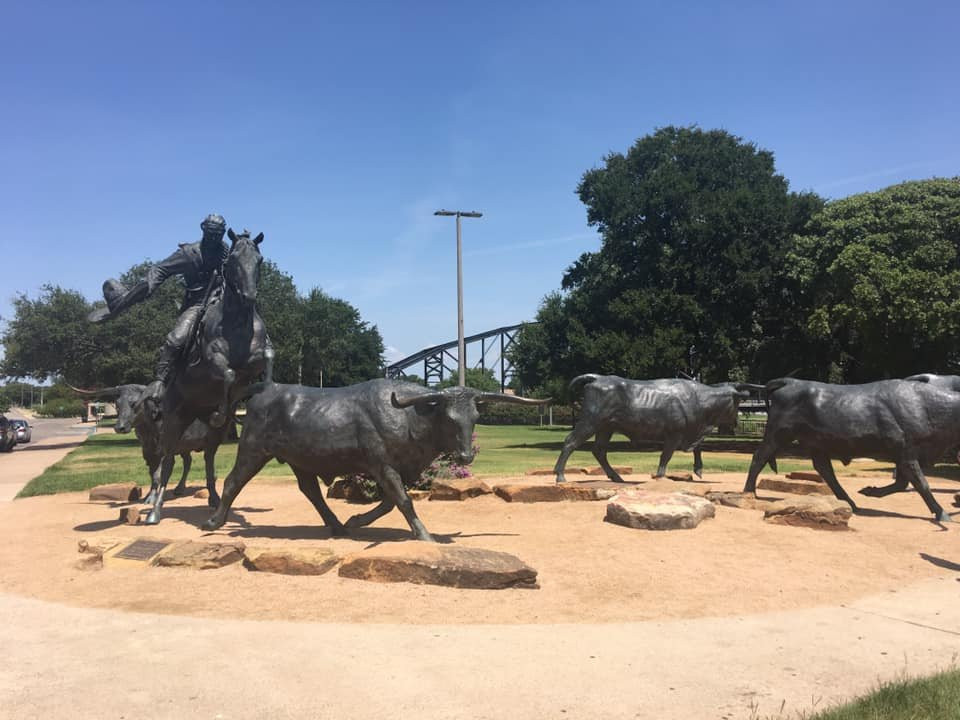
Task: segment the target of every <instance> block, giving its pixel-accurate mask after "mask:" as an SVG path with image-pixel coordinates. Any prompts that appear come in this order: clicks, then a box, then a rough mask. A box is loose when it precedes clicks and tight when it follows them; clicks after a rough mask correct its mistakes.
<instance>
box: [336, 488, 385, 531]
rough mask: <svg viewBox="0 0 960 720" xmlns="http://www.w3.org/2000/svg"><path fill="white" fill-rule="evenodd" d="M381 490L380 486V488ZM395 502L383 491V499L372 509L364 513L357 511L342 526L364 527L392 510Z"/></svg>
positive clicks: (348, 527)
mask: <svg viewBox="0 0 960 720" xmlns="http://www.w3.org/2000/svg"><path fill="white" fill-rule="evenodd" d="M381 491H382V488H381ZM396 506H397V504H396V503H395V502H394V501H393V500H392V499H391V498H390V496H389V494H388V493H383V500H381V501H380V503H379V504H378V505H377V506H376V507H374V508H373V509H372V510H367V511H366V512H364V513H358V514H356V515H354V516H353V517H351V518H348V519H347V522H346V523H344V527H346V528H347V529H348V530H352V529H353V528H359V527H366V526H367V525H369V524H370V523H372V522H374V521H375V520H379V519H380V518H382V517H383V516H384V515H386V514H387V513H388V512H390V511H391V510H393V509H394V508H395V507H396Z"/></svg>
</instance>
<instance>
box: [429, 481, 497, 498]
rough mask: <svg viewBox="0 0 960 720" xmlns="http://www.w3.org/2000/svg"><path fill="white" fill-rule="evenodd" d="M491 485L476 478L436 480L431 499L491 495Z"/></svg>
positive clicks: (432, 487) (431, 490)
mask: <svg viewBox="0 0 960 720" xmlns="http://www.w3.org/2000/svg"><path fill="white" fill-rule="evenodd" d="M492 492H493V490H491V489H490V486H489V485H487V484H486V483H485V482H483V481H481V480H477V479H476V478H464V479H462V480H460V479H457V480H434V481H433V485H432V486H431V487H430V499H431V500H468V499H469V498H475V497H479V496H480V495H489V494H490V493H492Z"/></svg>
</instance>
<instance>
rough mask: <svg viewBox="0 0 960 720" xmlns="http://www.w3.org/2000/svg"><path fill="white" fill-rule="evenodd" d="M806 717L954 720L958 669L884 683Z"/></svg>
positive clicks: (959, 702) (958, 714) (959, 705)
mask: <svg viewBox="0 0 960 720" xmlns="http://www.w3.org/2000/svg"><path fill="white" fill-rule="evenodd" d="M801 717H803V718H805V720H957V719H958V718H960V670H956V669H955V670H948V671H946V672H942V673H939V674H937V675H933V676H931V677H928V678H920V679H904V680H898V681H895V682H891V683H887V684H885V685H883V686H881V687H880V689H879V690H876V691H874V692H872V693H870V694H869V695H865V696H864V697H862V698H858V699H856V700H854V701H853V702H850V703H847V704H844V705H841V706H839V707H836V708H831V709H829V710H824V711H822V712H819V713H817V714H815V715H803V716H801Z"/></svg>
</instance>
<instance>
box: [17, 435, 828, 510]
mask: <svg viewBox="0 0 960 720" xmlns="http://www.w3.org/2000/svg"><path fill="white" fill-rule="evenodd" d="M569 432H570V428H569V427H560V426H554V427H528V426H518V425H478V426H477V445H478V446H479V448H480V453H479V454H478V455H477V458H476V460H475V461H474V463H473V468H472V469H473V472H474V474H476V475H480V476H492V475H516V474H522V473H523V472H525V471H526V470H529V469H532V468H552V467H553V464H554V463H555V462H556V460H557V456H558V455H559V453H560V449H561V447H562V446H563V439H564V438H565V437H566V436H567V433H569ZM591 446H592V443H591V442H588V443H586V444H585V445H584V447H583V448H582V449H580V450H578V451H576V452H575V453H574V454H573V455H572V456H571V458H570V461H569V462H568V463H567V467H569V468H577V467H595V466H596V465H597V461H596V459H595V458H594V457H593V454H592V453H591V452H590V448H591ZM236 454H237V445H236V443H227V444H225V445H223V446H222V447H221V448H220V451H219V452H218V453H217V477H218V478H219V479H220V480H221V481H222V480H223V478H224V477H226V475H227V473H228V472H229V470H230V468H231V467H233V462H234V459H235V458H236ZM659 457H660V454H659V452H658V451H637V450H634V449H632V448H630V447H629V444H628V443H627V441H626V439H625V438H622V437H619V436H615V437H614V442H613V444H612V448H611V451H610V453H609V459H610V462H611V464H613V465H629V466H631V467H632V468H633V470H634V472H637V473H650V472H653V471H654V470H656V468H657V462H658V460H659ZM749 465H750V454H749V453H748V452H738V453H733V452H716V451H712V450H711V447H710V441H708V443H707V445H706V447H705V449H704V466H705V470H706V472H707V473H710V472H742V473H746V472H747V469H748V467H749ZM779 466H780V471H781V472H789V471H792V470H810V469H811V466H810V463H809V462H807V461H805V460H802V459H797V458H787V459H781V460H780V461H779ZM692 469H693V455H692V454H691V453H684V452H678V453H676V454H675V455H674V457H673V460H672V461H671V463H670V467H669V470H670V471H672V472H690V471H691V470H692ZM837 471H838V472H839V473H842V472H844V469H843V467H842V466H840V465H839V464H838V465H837ZM261 474H263V475H272V476H288V477H292V475H293V473H292V472H291V471H290V468H289V467H288V466H286V465H281V464H280V463H278V462H276V461H271V462H270V463H269V464H268V465H267V466H266V467H265V468H264V469H263V471H262V473H261ZM179 479H180V464H179V461H178V462H177V466H176V468H175V469H174V475H173V477H172V478H171V480H170V482H171V485H172V484H175V483H176V482H177V481H179ZM112 482H136V483H138V484H140V485H146V484H148V482H149V479H148V477H147V473H146V466H145V464H144V462H143V459H142V458H141V456H140V447H139V445H138V444H137V441H136V438H135V437H134V436H133V435H116V434H114V433H101V434H97V435H93V436H91V437H90V439H89V440H87V442H85V443H84V444H83V445H81V446H80V447H79V448H77V449H76V450H74V451H73V452H71V453H70V454H69V455H67V456H66V457H65V458H64V459H63V460H61V461H60V462H58V463H56V464H55V465H53V466H51V467H50V468H48V469H47V470H46V471H45V472H44V473H43V474H42V475H40V476H39V477H37V478H35V479H34V480H32V481H30V483H28V484H27V486H26V487H25V488H24V489H23V490H22V491H21V492H20V497H29V496H31V495H49V494H53V493H58V492H70V491H74V490H86V489H88V488H91V487H94V486H95V485H102V484H104V483H112ZM190 482H191V483H192V484H203V482H204V479H203V456H202V455H201V454H199V453H195V454H194V456H193V468H192V470H191V471H190Z"/></svg>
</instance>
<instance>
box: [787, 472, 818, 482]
mask: <svg viewBox="0 0 960 720" xmlns="http://www.w3.org/2000/svg"><path fill="white" fill-rule="evenodd" d="M787 479H788V480H809V481H810V482H818V483H822V482H823V481H824V480H823V478H822V477H820V473H816V472H808V471H797V472H788V473H787Z"/></svg>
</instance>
